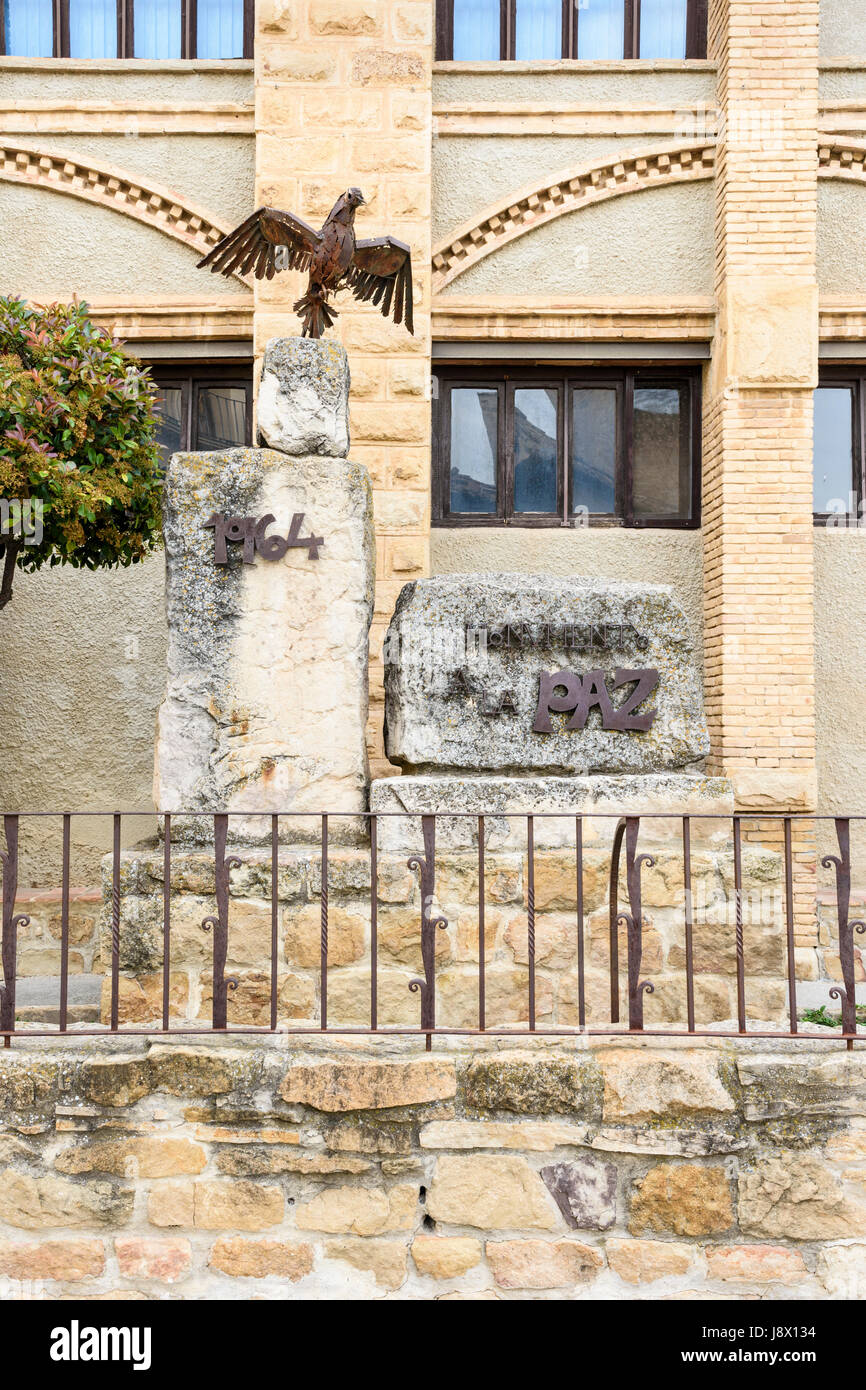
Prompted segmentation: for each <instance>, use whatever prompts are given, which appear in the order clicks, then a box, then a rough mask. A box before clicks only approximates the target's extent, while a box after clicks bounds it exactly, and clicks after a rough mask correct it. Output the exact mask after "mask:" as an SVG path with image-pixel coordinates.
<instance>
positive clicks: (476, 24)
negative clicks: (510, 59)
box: [454, 0, 499, 62]
mask: <svg viewBox="0 0 866 1390" xmlns="http://www.w3.org/2000/svg"><path fill="white" fill-rule="evenodd" d="M454 57H455V58H457V59H460V60H462V61H463V62H470V61H472V60H475V61H476V62H494V61H496V59H498V57H499V0H454Z"/></svg>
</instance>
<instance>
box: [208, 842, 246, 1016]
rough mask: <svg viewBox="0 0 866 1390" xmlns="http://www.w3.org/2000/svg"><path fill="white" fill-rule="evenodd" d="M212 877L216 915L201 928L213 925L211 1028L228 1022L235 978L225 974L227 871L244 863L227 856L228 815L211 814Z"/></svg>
mask: <svg viewBox="0 0 866 1390" xmlns="http://www.w3.org/2000/svg"><path fill="white" fill-rule="evenodd" d="M213 820H214V879H215V882H216V901H217V915H216V917H205V919H204V921H203V922H202V924H201V925H202V929H203V930H204V931H210V930H211V928H213V1017H212V1022H213V1026H214V1028H225V1027H227V1025H228V991H229V989H237V987H238V980H237V979H236V977H235V976H234V975H229V976H227V975H226V973H225V970H226V956H227V955H228V947H229V872H230V870H232V869H239V868H240V867H241V865H242V864H243V860H242V859H238V857H237V855H236V854H232V855H229V857H228V859H227V858H226V839H227V837H228V825H229V818H228V816H214V818H213Z"/></svg>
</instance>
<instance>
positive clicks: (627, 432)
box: [617, 372, 634, 526]
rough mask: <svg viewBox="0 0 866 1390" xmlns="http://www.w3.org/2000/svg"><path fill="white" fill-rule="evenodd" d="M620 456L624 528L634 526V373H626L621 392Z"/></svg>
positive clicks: (621, 506) (618, 461)
mask: <svg viewBox="0 0 866 1390" xmlns="http://www.w3.org/2000/svg"><path fill="white" fill-rule="evenodd" d="M621 449H622V452H621V455H620V458H619V459H618V460H617V465H618V471H621V473H622V482H621V501H620V512H621V514H622V519H623V522H624V523H625V525H626V526H633V525H634V372H626V374H625V385H624V390H623V423H622V444H621Z"/></svg>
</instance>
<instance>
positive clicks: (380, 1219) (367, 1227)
mask: <svg viewBox="0 0 866 1390" xmlns="http://www.w3.org/2000/svg"><path fill="white" fill-rule="evenodd" d="M417 1210H418V1189H417V1188H415V1187H410V1186H408V1185H403V1186H400V1187H395V1188H393V1189H392V1190H391V1191H390V1192H383V1191H381V1190H379V1189H376V1188H368V1187H328V1188H325V1190H324V1191H323V1192H320V1193H318V1194H317V1195H316V1196H315V1197H313V1198H312V1200H311V1201H309V1202H304V1203H302V1204H301V1205H299V1206H298V1207H297V1210H296V1212H295V1221H296V1224H297V1225H298V1227H299V1228H300V1229H301V1230H304V1231H331V1232H333V1233H334V1234H342V1233H343V1232H345V1233H346V1234H350V1235H358V1236H373V1235H381V1234H382V1233H383V1232H384V1231H408V1230H411V1229H412V1227H413V1226H414V1224H415V1221H416V1219H417Z"/></svg>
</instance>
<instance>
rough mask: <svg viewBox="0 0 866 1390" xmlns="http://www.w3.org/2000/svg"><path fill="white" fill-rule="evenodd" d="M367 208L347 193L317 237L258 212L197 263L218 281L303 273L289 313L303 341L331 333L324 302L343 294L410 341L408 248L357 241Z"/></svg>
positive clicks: (386, 239)
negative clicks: (302, 290) (389, 321)
mask: <svg viewBox="0 0 866 1390" xmlns="http://www.w3.org/2000/svg"><path fill="white" fill-rule="evenodd" d="M364 201H365V199H364V195H363V194H362V192H361V190H360V188H350V189H348V190H347V191H346V192H345V193H343V194H342V196H341V197H339V198H338V199H337V201H336V203H335V204H334V206H333V207H332V208H331V211H330V212H329V213H328V216H327V217H326V218H325V221H324V223H323V224H322V229H321V231H318V232H317V231H316V230H315V228H314V227H311V226H310V225H309V223H307V222H304V221H303V220H302V219H301V218H300V217H295V215H294V213H292V212H280V211H279V209H278V208H259V209H258V210H257V211H256V212H254V213H253V214H252V216H250V217H248V218H247V219H246V221H245V222H242V223H241V224H240V226H239V227H235V229H234V231H233V232H228V233H227V234H226V235H225V236H224V237H223V238H222V240H221V241H218V242H217V244H216V246H215V247H214V248H213V250H212V251H209V252H208V254H207V255H206V256H205V257H204V259H203V260H200V261H199V263H198V264H199V266H209V267H210V269H211V270H212V271H219V272H220V273H221V274H222V275H231V274H233V272H234V271H238V272H239V273H240V274H241V275H246V274H248V273H249V272H250V271H252V273H253V274H254V275H255V277H256V279H257V280H262V279H264V278H265V277H267V279H268V280H272V279H273V277H274V275H275V274H276V272H277V271H278V270H302V271H303V270H308V271H309V274H310V278H309V283H308V284H307V292H306V294H304V295H302V296H301V298H300V299H298V300H296V301H295V304H294V306H293V307H294V311H295V313H296V314H297V315H298V316H299V317H300V318H301V320H302V321H303V325H304V328H303V337H305V338H321V336H322V334H323V333H324V331H325V329H326V328H331V327H332V325H333V323H334V320H335V318H336V317H337V311H336V309H334V308H333V306H332V305H330V304H329V303H328V300H329V299H330V298H332V297H333V296H334V295H335V294H336V293H337V290H341V289H348V290H351V291H352V294H353V295H354V296H355V298H356V299H360V300H363V301H366V300H372V302H373V303H374V304H375V305H378V306H379V308H380V309H381V312H382V313H383V314H384V315H385V317H386V318H388V317H389V316H390V317H392V318H393V320H394V322H395V323H405V325H406V327H407V328H408V330H409V332H410V333H412V334H414V332H415V326H414V323H413V320H412V257H411V254H410V251H409V247H408V246H407V245H406V244H405V242H402V241H397V239H396V238H395V237H391V236H383V237H371V238H370V239H369V240H367V241H356V240H355V213H356V212H357V210H358V208H359V207H361V206H362V205H363V203H364Z"/></svg>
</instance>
